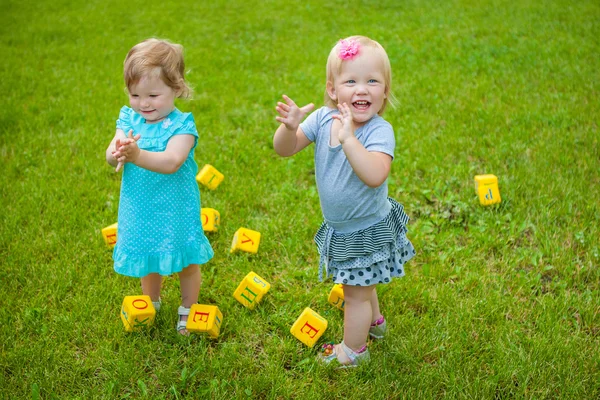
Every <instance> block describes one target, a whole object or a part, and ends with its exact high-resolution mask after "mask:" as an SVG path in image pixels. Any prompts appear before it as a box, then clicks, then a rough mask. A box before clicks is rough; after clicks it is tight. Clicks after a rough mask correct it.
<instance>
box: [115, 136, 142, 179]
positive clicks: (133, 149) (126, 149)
mask: <svg viewBox="0 0 600 400" xmlns="http://www.w3.org/2000/svg"><path fill="white" fill-rule="evenodd" d="M140 137H141V135H140V134H137V135H135V136H133V129H130V130H129V136H128V137H127V138H125V139H123V140H120V139H117V142H116V144H115V147H116V151H115V152H113V157H115V158H116V159H117V161H118V164H117V168H116V169H115V171H117V172H118V171H119V170H120V169H121V168H122V167H123V165H125V163H126V162H135V160H137V158H138V156H139V155H140V148H139V147H138V145H137V141H138V140H139V139H140Z"/></svg>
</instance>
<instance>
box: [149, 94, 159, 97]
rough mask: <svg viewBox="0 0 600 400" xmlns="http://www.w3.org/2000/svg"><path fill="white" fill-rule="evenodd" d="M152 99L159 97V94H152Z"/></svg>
mask: <svg viewBox="0 0 600 400" xmlns="http://www.w3.org/2000/svg"><path fill="white" fill-rule="evenodd" d="M150 97H158V95H157V94H151V95H150Z"/></svg>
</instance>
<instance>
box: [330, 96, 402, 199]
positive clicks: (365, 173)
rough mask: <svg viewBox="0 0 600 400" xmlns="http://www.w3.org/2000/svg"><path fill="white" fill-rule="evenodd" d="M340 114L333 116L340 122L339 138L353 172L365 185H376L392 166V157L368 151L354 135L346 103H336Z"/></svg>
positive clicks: (382, 179)
mask: <svg viewBox="0 0 600 400" xmlns="http://www.w3.org/2000/svg"><path fill="white" fill-rule="evenodd" d="M338 109H339V110H340V114H338V115H334V116H333V118H335V119H337V120H339V121H340V122H341V123H342V128H340V132H339V136H338V138H339V140H340V143H341V144H342V149H343V150H344V153H345V154H346V158H347V159H348V162H349V163H350V165H351V166H352V169H353V170H354V173H355V174H356V175H357V176H358V177H359V178H360V180H361V181H363V182H364V183H365V185H367V186H369V187H373V188H375V187H378V186H380V185H381V184H382V183H383V182H385V180H386V179H387V177H388V175H389V174H390V169H391V166H392V157H391V156H390V155H389V154H385V153H381V152H378V151H368V150H367V149H366V148H365V146H363V145H362V143H360V142H359V140H358V139H357V138H356V136H354V127H353V122H352V113H351V111H350V108H349V107H348V105H347V104H346V103H344V104H341V105H338Z"/></svg>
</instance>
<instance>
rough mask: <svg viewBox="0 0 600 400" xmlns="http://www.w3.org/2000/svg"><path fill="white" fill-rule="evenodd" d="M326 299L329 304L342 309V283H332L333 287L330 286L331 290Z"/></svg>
mask: <svg viewBox="0 0 600 400" xmlns="http://www.w3.org/2000/svg"><path fill="white" fill-rule="evenodd" d="M328 301H329V303H330V304H331V305H333V306H335V307H337V308H339V309H340V310H342V311H344V306H345V305H346V302H345V301H344V289H343V287H342V285H340V284H336V285H333V288H331V292H329V299H328Z"/></svg>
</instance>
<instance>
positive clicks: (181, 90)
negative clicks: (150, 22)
mask: <svg viewBox="0 0 600 400" xmlns="http://www.w3.org/2000/svg"><path fill="white" fill-rule="evenodd" d="M155 75H157V76H158V77H159V78H160V79H161V80H162V81H163V82H164V83H165V85H167V86H169V87H170V88H171V89H173V90H174V91H175V92H176V93H177V94H178V96H177V97H179V98H184V99H187V98H189V97H190V96H191V93H192V89H191V88H190V87H189V86H188V85H187V83H186V82H185V63H184V62H183V46H181V45H180V44H175V43H171V42H169V41H168V40H161V39H154V38H151V39H146V40H144V41H143V42H141V43H138V44H136V45H135V46H133V47H132V48H131V50H129V53H127V57H125V61H124V62H123V78H124V79H125V85H126V86H127V90H130V89H131V86H132V85H135V84H137V83H138V82H139V81H140V79H142V77H146V76H155Z"/></svg>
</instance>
